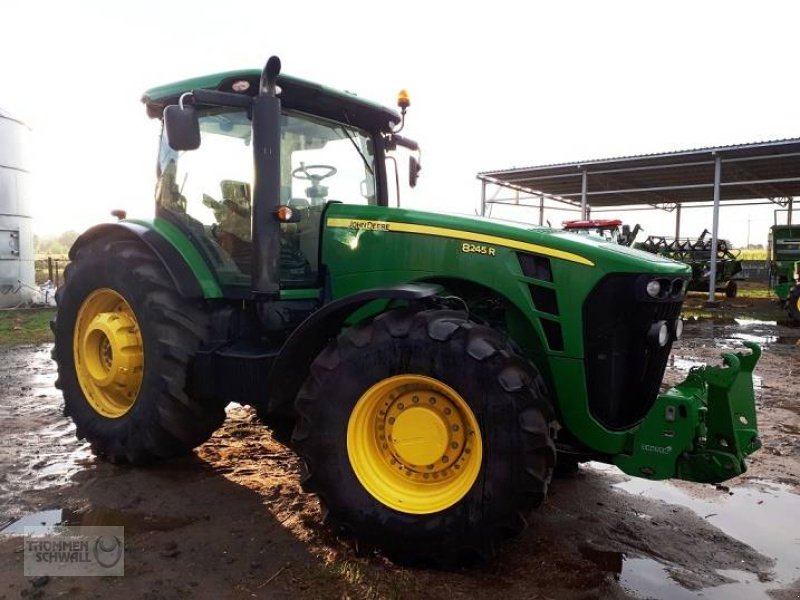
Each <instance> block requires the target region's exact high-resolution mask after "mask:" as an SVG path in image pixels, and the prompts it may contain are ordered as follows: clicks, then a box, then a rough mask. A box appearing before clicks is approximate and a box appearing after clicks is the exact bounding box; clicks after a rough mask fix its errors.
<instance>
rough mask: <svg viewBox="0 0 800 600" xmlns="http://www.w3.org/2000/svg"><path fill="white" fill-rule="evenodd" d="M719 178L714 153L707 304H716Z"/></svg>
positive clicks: (717, 157) (719, 164) (719, 167)
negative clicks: (712, 210)
mask: <svg viewBox="0 0 800 600" xmlns="http://www.w3.org/2000/svg"><path fill="white" fill-rule="evenodd" d="M721 179H722V157H721V156H720V155H719V154H716V155H715V156H714V217H713V219H712V225H711V257H710V259H711V260H710V262H709V267H710V269H709V270H710V272H709V274H708V302H706V305H707V306H716V304H717V302H716V301H715V300H714V292H716V289H717V246H718V243H717V242H718V240H717V236H718V235H719V188H720V181H721Z"/></svg>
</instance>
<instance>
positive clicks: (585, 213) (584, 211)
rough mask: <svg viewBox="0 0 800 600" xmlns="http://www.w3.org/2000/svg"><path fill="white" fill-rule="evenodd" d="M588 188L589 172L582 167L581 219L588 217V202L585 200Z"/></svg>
mask: <svg viewBox="0 0 800 600" xmlns="http://www.w3.org/2000/svg"><path fill="white" fill-rule="evenodd" d="M588 190H589V174H588V173H587V172H586V169H585V168H584V169H583V172H582V174H581V219H588V218H589V204H588V201H587V198H586V196H587V192H588Z"/></svg>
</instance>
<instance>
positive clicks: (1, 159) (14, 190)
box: [0, 109, 35, 308]
mask: <svg viewBox="0 0 800 600" xmlns="http://www.w3.org/2000/svg"><path fill="white" fill-rule="evenodd" d="M29 136H30V128H29V127H28V126H27V125H25V123H23V122H22V121H20V120H19V119H15V118H14V117H12V116H11V115H9V114H8V113H6V112H4V111H3V110H2V109H0V308H7V307H11V306H17V305H19V304H22V303H24V302H27V301H29V300H30V299H31V297H32V295H33V294H34V289H35V288H34V284H35V279H34V277H35V272H34V262H33V261H34V254H33V229H32V225H33V219H32V217H31V198H30V193H29V190H30V177H31V175H30V161H29V155H28V149H29V139H28V138H29Z"/></svg>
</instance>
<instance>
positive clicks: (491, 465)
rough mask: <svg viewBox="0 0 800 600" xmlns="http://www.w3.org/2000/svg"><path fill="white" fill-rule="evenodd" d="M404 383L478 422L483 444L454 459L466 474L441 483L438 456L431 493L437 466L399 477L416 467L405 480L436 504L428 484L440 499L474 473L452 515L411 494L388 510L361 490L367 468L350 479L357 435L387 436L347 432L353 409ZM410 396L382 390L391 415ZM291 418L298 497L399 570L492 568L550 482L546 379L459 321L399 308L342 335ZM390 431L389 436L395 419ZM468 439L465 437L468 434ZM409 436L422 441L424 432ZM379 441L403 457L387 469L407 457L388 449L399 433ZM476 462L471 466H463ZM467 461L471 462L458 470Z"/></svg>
mask: <svg viewBox="0 0 800 600" xmlns="http://www.w3.org/2000/svg"><path fill="white" fill-rule="evenodd" d="M404 376H406V377H412V378H414V377H416V378H418V380H419V381H428V382H430V383H429V385H432V386H434V387H435V388H438V389H439V390H441V389H443V388H442V387H441V386H443V387H444V388H447V389H449V390H450V391H451V392H452V393H453V394H451V395H454V396H455V400H453V402H454V405H455V406H458V405H459V402H458V401H460V402H463V403H465V404H464V405H462V407H464V408H463V412H464V413H468V414H469V415H474V420H473V421H467V422H470V423H474V424H477V429H478V431H477V433H478V434H479V437H478V443H479V444H480V442H481V441H482V444H480V445H479V446H478V447H477V448H475V449H474V454H472V457H473V458H472V459H470V457H469V456H467V455H466V454H463V453H465V452H468V450H467V448H468V446H467V445H466V444H465V445H464V446H463V449H462V450H461V451H460V452H462V454H461V456H457V455H454V456H453V457H452V458H451V459H449V461H450V464H451V465H452V469H458V467H457V466H455V465H456V464H461V465H462V466H463V467H464V468H463V469H462V470H461V471H455V470H451V471H450V472H449V473H448V472H447V469H446V468H445V467H443V466H442V465H441V462H446V461H444V460H443V459H444V457H443V458H442V461H439V460H438V459H434V460H430V461H428V460H425V461H424V462H431V463H436V464H437V465H439V466H437V467H436V468H437V469H444V471H443V474H442V480H440V482H438V483H437V482H433V481H430V480H428V479H427V474H432V473H433V472H434V471H433V470H430V471H426V470H425V469H433V468H434V465H433V464H431V465H429V466H427V467H421V466H420V467H419V468H418V470H415V471H414V472H413V473H410V472H405V471H403V468H407V469H408V470H409V471H411V470H413V469H414V467H413V464H415V463H413V462H412V463H411V464H412V467H405V466H404V467H403V468H401V470H400V473H401V476H402V475H407V476H408V477H409V478H412V479H414V480H415V481H417V485H418V488H419V489H424V490H425V491H424V492H422V494H423V495H426V494H427V496H430V497H431V498H432V497H433V496H434V494H433V493H432V492H429V491H428V490H430V489H432V488H431V487H429V486H430V485H431V484H433V485H434V488H433V489H438V488H435V486H437V485H445V484H444V479H445V477H449V478H450V479H447V485H450V481H451V480H453V478H454V479H455V480H456V481H457V480H458V479H459V478H460V477H462V476H465V473H466V472H467V470H468V469H469V468H474V471H473V475H474V480H470V481H467V482H466V483H465V485H466V487H465V488H464V491H463V493H462V492H460V491H459V492H458V493H456V494H455V495H453V496H451V497H450V500H452V502H451V504H450V505H449V506H438V505H436V503H435V502H432V503H431V505H430V506H431V507H434V508H431V509H427V508H425V507H426V506H427V505H426V502H427V496H426V497H425V498H423V499H422V500H420V499H419V498H415V497H414V495H413V494H410V495H409V496H408V497H407V498H402V497H401V496H402V494H400V497H401V502H402V501H405V500H407V501H408V503H409V504H407V505H403V506H408V507H409V510H405V509H398V508H397V507H396V506H397V505H395V507H394V508H393V507H390V505H389V504H387V503H385V502H384V501H381V500H379V499H378V496H376V495H374V493H373V492H372V491H368V489H367V487H366V486H365V484H363V483H362V480H363V469H360V472H361V473H362V474H361V475H357V474H356V472H355V468H354V465H356V464H357V463H358V464H360V463H359V461H360V459H359V458H358V457H357V456H356V455H355V450H353V448H351V446H352V445H353V439H357V438H358V436H359V435H360V436H361V439H362V440H364V439H367V440H368V439H369V437H370V435H373V434H374V439H375V440H377V439H378V438H379V437H380V435H379V434H381V433H382V432H383V426H382V425H376V429H375V430H374V431H368V433H367V434H366V437H364V435H365V434H364V432H363V431H360V430H356V431H354V430H353V427H355V425H353V423H356V424H358V423H362V421H359V420H358V419H357V415H359V414H360V413H359V410H360V409H359V408H358V407H359V404H360V403H361V402H362V401H363V400H364V399H365V398H367V397H368V396H369V394H370V393H371V392H372V390H373V389H375V388H376V384H378V387H379V386H380V385H383V384H384V383H385V382H391V381H393V380H397V379H401V377H404ZM412 389H416V388H412ZM412 393H414V392H413V391H412V392H408V393H406V392H402V391H401V392H397V393H395V392H394V391H392V392H387V393H386V396H385V397H384V399H385V401H386V402H387V403H388V402H389V401H390V399H391V401H392V402H394V403H395V404H394V405H392V406H395V405H397V402H398V398H400V399H402V398H405V397H406V396H407V395H409V394H412ZM436 393H437V392H433V394H430V392H429V391H423V392H422V393H420V394H419V395H420V396H421V402H420V404H424V403H425V401H426V400H428V401H430V400H432V399H433V398H431V397H429V396H430V395H436ZM402 394H406V395H402ZM446 401H447V395H446V394H445V399H444V400H443V402H446ZM414 402H417V399H416V396H415V397H414ZM378 406H379V408H380V406H383V404H380V403H379V404H378ZM439 406H440V407H441V406H442V404H441V403H440V405H439ZM407 408H409V407H407ZM296 409H297V414H298V422H297V426H296V428H295V432H294V435H293V438H292V445H293V447H294V449H295V450H296V451H297V453H298V454H299V455H300V456H301V457H302V458H303V459H304V461H305V465H306V474H305V476H304V478H303V481H302V484H303V488H304V490H305V491H307V492H312V493H315V494H317V495H318V496H319V497H320V501H321V504H322V505H323V507H324V508H326V509H327V511H326V513H327V514H326V523H328V524H329V525H331V526H333V527H334V529H336V530H337V531H338V532H341V533H344V534H347V535H351V536H353V537H355V538H356V539H357V540H358V541H359V542H362V543H366V544H368V545H370V546H377V547H381V548H382V549H383V550H384V551H385V552H386V553H387V555H388V556H390V557H391V558H392V559H394V560H396V561H398V562H402V563H406V564H408V563H411V564H430V565H435V566H440V567H450V566H454V565H456V564H459V563H463V562H474V561H483V560H488V559H490V558H491V557H492V556H494V553H495V547H496V544H497V542H500V541H501V540H504V539H506V538H509V537H512V536H514V535H516V534H518V533H520V532H521V531H522V530H523V529H524V528H525V527H526V526H527V520H526V519H527V516H528V513H529V512H530V511H531V509H533V508H535V507H537V506H539V505H540V504H541V503H542V501H543V500H544V498H545V495H546V493H547V487H548V485H549V483H550V479H551V477H552V474H553V467H554V464H555V446H554V441H553V440H554V437H555V430H556V424H555V421H554V414H553V410H552V408H551V406H550V403H549V400H548V397H547V390H546V387H545V385H544V382H543V380H542V378H541V376H540V375H539V373H538V371H537V370H536V368H535V367H534V366H533V365H531V364H530V363H529V362H528V361H526V360H525V359H523V358H522V357H520V356H518V355H517V354H515V353H514V351H513V349H512V348H511V346H510V345H509V343H508V341H507V340H506V338H505V337H504V336H503V335H502V334H500V333H498V332H497V331H495V330H493V329H491V328H489V327H486V326H483V325H478V324H476V323H473V322H471V321H468V320H467V319H466V318H465V315H464V313H461V312H455V311H444V310H425V311H421V312H414V311H412V310H410V309H406V310H394V311H389V312H387V313H384V314H381V315H379V316H378V317H377V318H375V319H374V320H372V321H370V322H367V323H365V324H362V325H359V326H355V327H352V328H350V329H347V330H345V331H344V332H343V333H342V334H341V335H339V337H338V339H337V340H335V341H333V342H331V343H330V345H329V346H328V348H327V349H325V350H324V351H323V352H321V353H320V355H319V356H318V357H317V359H316V360H315V361H314V362H313V363H312V365H311V369H310V374H309V377H308V379H307V380H306V382H305V384H304V385H303V387H302V389H301V390H300V392H299V394H298V397H297V401H296ZM400 409H401V410H402V406H400ZM376 410H378V409H376ZM383 410H386V412H380V414H381V415H384V417H383V418H386V416H385V415H387V414H391V409H383ZM408 412H410V410H409V411H408ZM446 414H450V413H446ZM379 419H380V417H379ZM423 421H424V419H423ZM364 422H366V423H369V422H370V421H369V420H366V421H364ZM385 422H386V423H392V422H393V421H392V420H388V421H385ZM394 422H395V425H394V426H393V427H395V430H394V431H396V428H397V427H399V423H400V417H399V416H398V418H397V420H396V421H394ZM415 426H418V425H417V424H415ZM449 427H451V426H448V427H446V428H445V430H447V431H449ZM386 429H387V430H388V429H389V426H388V425H387V426H386ZM464 429H466V430H467V431H469V430H470V426H469V425H467V426H466V427H464ZM412 431H415V432H416V431H419V432H420V435H422V433H421V432H422V431H423V430H422V429H414V430H412ZM454 431H455V429H454ZM386 433H388V434H389V435H388V437H389V438H390V439H389V440H387V441H389V442H390V443H391V444H393V445H392V446H391V450H390V452H393V453H394V452H395V450H397V451H398V452H399V453H398V454H391V455H390V456H388V457H387V463H388V460H389V458H391V460H392V461H394V458H397V457H403V456H405V454H404V452H406V450H404V448H405V446H401V445H395V444H407V443H415V442H413V440H411V441H410V442H409V440H405V441H401V442H398V440H396V439H392V437H394V435H395V434H394V433H391V432H389V431H386ZM381 439H385V438H381ZM414 439H416V438H414ZM449 439H450V442H452V441H453V438H449ZM467 439H468V440H469V439H472V438H467ZM377 444H379V442H376V445H377ZM434 445H435V444H434ZM450 445H451V444H445V445H444V446H443V447H444V448H448V447H450ZM455 445H457V444H455ZM455 445H453V447H455ZM383 447H384V448H386V445H385V444H384V445H383ZM357 450H358V451H362V450H363V447H359V448H357ZM454 452H457V451H454ZM378 453H380V450H378ZM476 455H477V456H478V457H479V458H478V459H477V460H478V463H477V464H475V463H469V461H470V460H475V458H474V457H475V456H476ZM437 456H438V455H437ZM392 457H393V458H392ZM464 458H466V460H467V462H465V463H460V462H459V461H461V460H462V459H464ZM354 461H355V462H354ZM395 464H396V463H395V462H392V465H395ZM416 464H424V463H416ZM362 467H363V465H362ZM398 468H399V467H398ZM390 469H392V470H393V469H394V467H390ZM375 472H378V473H379V475H377V476H372V481H373V483H374V481H375V477H378V479H379V481H378V487H379V488H380V486H381V485H382V484H383V481H382V480H380V477H383V476H384V475H383V472H381V471H380V469H377V470H375ZM392 474H395V475H396V473H394V472H393V471H392ZM422 477H426V480H423V479H422ZM390 478H391V477H390V475H387V476H386V479H387V480H388V479H390ZM473 481H474V483H473ZM461 482H462V483H464V482H465V480H464V479H463V478H462V479H461ZM387 485H388V483H387ZM426 486H427V487H426ZM448 489H449V488H448ZM415 502H417V504H416V505H414V503H415ZM414 506H416V508H413V507H414ZM437 506H438V508H436V507H437ZM414 511H416V512H414Z"/></svg>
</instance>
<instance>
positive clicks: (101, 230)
mask: <svg viewBox="0 0 800 600" xmlns="http://www.w3.org/2000/svg"><path fill="white" fill-rule="evenodd" d="M112 236H114V237H120V238H123V239H125V238H127V239H138V240H141V241H142V243H143V244H145V245H146V246H147V247H148V248H149V249H150V250H151V251H152V252H153V254H155V255H156V256H157V257H158V259H159V260H160V261H161V264H162V265H164V268H165V269H166V271H167V274H168V275H169V277H170V279H171V280H172V282H173V283H174V284H175V289H177V290H178V293H179V294H180V295H181V296H183V297H184V298H188V299H199V298H203V290H202V288H201V287H200V283H199V282H198V281H197V277H195V275H194V273H193V272H192V270H191V269H190V268H189V265H188V264H187V263H186V261H185V260H184V258H183V257H182V256H181V255H180V253H179V252H178V250H176V249H175V247H174V246H173V245H172V244H170V243H169V241H168V240H167V239H166V238H165V237H164V236H163V235H161V234H160V233H159V232H158V231H156V230H155V229H151V228H149V227H145V226H144V225H141V224H139V223H134V222H131V221H120V222H118V223H101V224H100V225H95V226H94V227H91V228H90V229H87V230H86V231H84V232H83V233H82V234H81V235H80V236H78V239H77V240H75V243H74V244H72V247H71V248H70V249H69V259H70V260H75V255H76V254H77V253H78V251H79V250H80V249H81V248H83V247H84V246H86V245H87V244H89V243H91V242H94V241H97V240H99V239H102V238H105V237H112Z"/></svg>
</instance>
